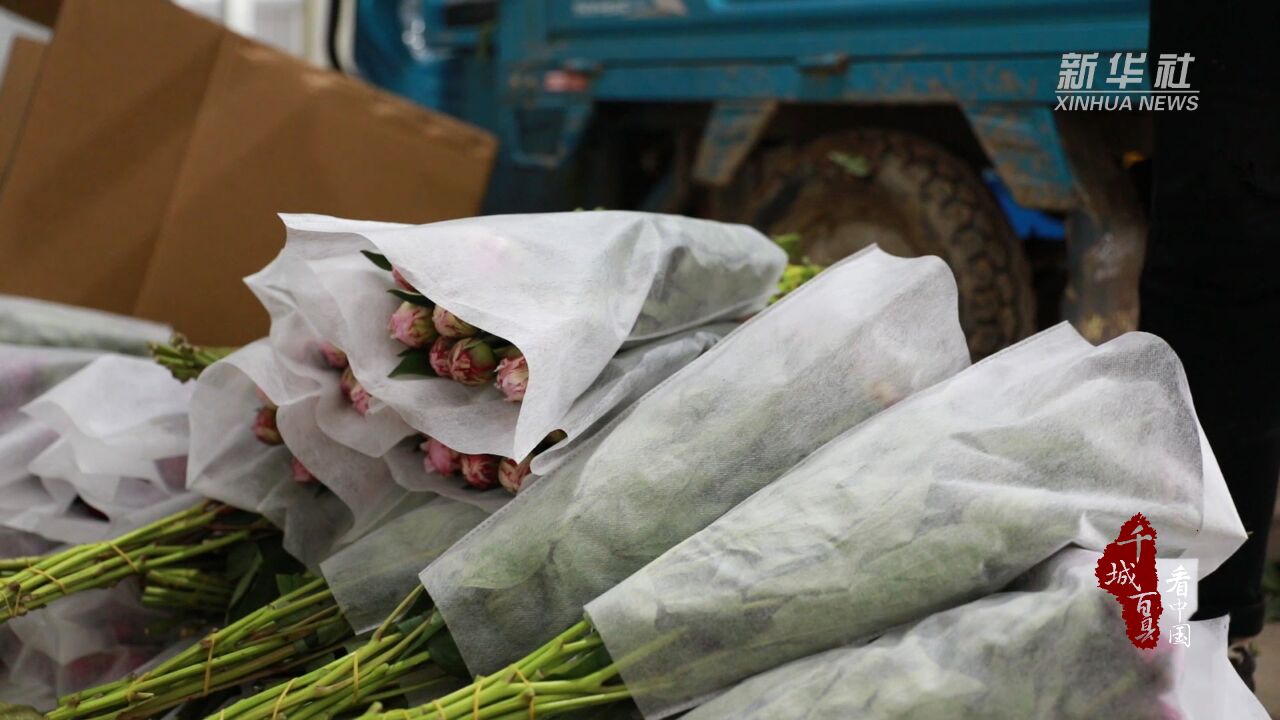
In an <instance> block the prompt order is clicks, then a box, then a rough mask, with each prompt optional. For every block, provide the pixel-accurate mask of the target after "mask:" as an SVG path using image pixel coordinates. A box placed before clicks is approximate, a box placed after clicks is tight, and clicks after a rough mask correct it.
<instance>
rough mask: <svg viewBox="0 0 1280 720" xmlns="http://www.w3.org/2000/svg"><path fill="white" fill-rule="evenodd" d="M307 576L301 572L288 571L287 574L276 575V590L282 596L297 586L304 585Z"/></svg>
mask: <svg viewBox="0 0 1280 720" xmlns="http://www.w3.org/2000/svg"><path fill="white" fill-rule="evenodd" d="M308 580H309V578H307V576H306V575H304V574H301V573H289V574H288V575H276V590H278V591H279V592H280V595H281V596H282V597H283V596H285V595H288V594H289V593H291V592H293V591H294V590H297V589H298V588H300V587H302V586H303V585H306V584H307V582H308Z"/></svg>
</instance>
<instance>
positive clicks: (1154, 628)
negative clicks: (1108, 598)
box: [1094, 513, 1164, 650]
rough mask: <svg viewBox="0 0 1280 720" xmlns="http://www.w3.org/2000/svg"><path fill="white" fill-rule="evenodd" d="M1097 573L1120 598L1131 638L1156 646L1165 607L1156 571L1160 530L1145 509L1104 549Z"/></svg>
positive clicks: (1103, 585)
mask: <svg viewBox="0 0 1280 720" xmlns="http://www.w3.org/2000/svg"><path fill="white" fill-rule="evenodd" d="M1094 575H1095V576H1096V577H1097V578H1098V587H1100V588H1102V589H1103V590H1106V591H1107V592H1109V593H1111V594H1112V595H1114V596H1115V598H1116V600H1117V601H1119V603H1120V607H1121V608H1122V609H1123V612H1122V613H1121V615H1122V617H1123V618H1124V624H1125V628H1126V633H1127V634H1128V636H1129V640H1130V641H1132V642H1133V644H1134V645H1135V646H1137V647H1140V648H1142V649H1144V650H1150V649H1152V648H1154V647H1155V646H1156V643H1157V642H1158V641H1159V640H1160V613H1161V612H1163V611H1164V608H1163V607H1162V606H1161V604H1160V586H1159V577H1157V575H1156V530H1155V528H1153V527H1151V523H1150V522H1148V521H1147V519H1146V518H1145V517H1143V515H1142V513H1138V514H1137V515H1134V516H1133V517H1131V518H1129V519H1128V520H1127V521H1126V522H1125V524H1124V525H1121V526H1120V535H1119V536H1117V537H1116V540H1115V542H1113V543H1110V544H1109V545H1107V548H1106V550H1104V551H1103V552H1102V558H1101V559H1099V560H1098V566H1097V567H1096V568H1095V569H1094Z"/></svg>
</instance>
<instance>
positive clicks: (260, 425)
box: [253, 407, 284, 445]
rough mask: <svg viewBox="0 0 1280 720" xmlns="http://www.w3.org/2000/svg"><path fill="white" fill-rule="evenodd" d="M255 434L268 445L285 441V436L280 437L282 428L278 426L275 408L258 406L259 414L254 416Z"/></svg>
mask: <svg viewBox="0 0 1280 720" xmlns="http://www.w3.org/2000/svg"><path fill="white" fill-rule="evenodd" d="M253 436H254V437H256V438H258V439H259V440H261V441H262V442H264V443H266V444H268V445H279V444H280V443H282V442H284V438H282V437H280V429H279V428H277V427H276V409H275V408H273V407H264V408H258V414H257V415H255V416H254V417H253Z"/></svg>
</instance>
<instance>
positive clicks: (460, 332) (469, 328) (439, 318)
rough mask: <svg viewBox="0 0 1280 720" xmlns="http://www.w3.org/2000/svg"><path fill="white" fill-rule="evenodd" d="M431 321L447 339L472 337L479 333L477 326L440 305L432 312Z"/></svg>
mask: <svg viewBox="0 0 1280 720" xmlns="http://www.w3.org/2000/svg"><path fill="white" fill-rule="evenodd" d="M431 321H432V322H433V323H435V326H436V330H439V331H440V334H441V335H443V336H445V337H451V338H463V337H471V336H472V335H475V334H476V332H477V331H476V329H475V326H473V325H471V324H470V323H468V322H466V321H464V320H463V319H462V318H460V317H458V316H457V315H454V314H453V313H451V312H449V311H448V310H445V309H444V308H442V307H440V306H439V305H437V306H436V309H435V310H432V311H431Z"/></svg>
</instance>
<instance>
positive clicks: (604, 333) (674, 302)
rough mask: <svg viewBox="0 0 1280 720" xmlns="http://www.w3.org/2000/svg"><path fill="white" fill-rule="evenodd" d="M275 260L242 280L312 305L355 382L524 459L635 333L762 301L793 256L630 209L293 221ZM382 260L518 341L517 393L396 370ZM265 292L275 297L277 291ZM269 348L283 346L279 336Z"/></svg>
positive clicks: (440, 427)
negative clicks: (508, 396) (393, 221)
mask: <svg viewBox="0 0 1280 720" xmlns="http://www.w3.org/2000/svg"><path fill="white" fill-rule="evenodd" d="M283 220H284V222H285V225H286V227H287V228H288V236H287V242H286V246H285V249H284V250H283V251H282V252H281V254H280V256H279V257H277V258H276V260H275V261H273V262H272V263H271V264H270V265H268V266H267V267H266V268H264V269H263V270H262V271H261V272H260V273H258V274H257V275H254V276H252V277H250V278H247V279H246V282H248V283H249V286H250V287H251V288H252V289H254V291H255V292H256V293H258V295H259V297H260V298H264V300H263V302H264V305H267V307H268V310H269V311H270V312H272V316H273V322H274V321H275V320H276V318H277V316H279V315H283V314H288V313H290V312H297V313H300V314H302V315H304V316H305V317H306V318H307V320H308V321H309V323H310V325H312V326H313V327H315V328H316V330H317V331H318V332H319V333H320V335H321V337H323V338H325V339H326V340H329V341H330V342H333V343H335V344H336V345H338V346H339V347H341V348H342V349H343V350H345V351H346V353H347V356H348V358H349V359H350V361H351V367H352V370H353V372H354V373H355V376H356V377H357V378H358V379H359V380H360V382H361V384H362V385H363V386H364V387H365V389H366V390H368V391H369V393H370V395H372V396H373V397H374V398H376V399H377V400H380V401H381V402H384V403H386V404H387V405H389V406H391V407H392V408H394V409H395V410H396V411H397V412H398V413H399V414H400V415H401V416H402V417H403V418H404V419H405V420H406V421H407V422H408V423H409V425H411V426H413V427H414V428H416V429H417V430H419V431H421V432H424V433H426V434H427V435H430V436H432V437H435V438H437V439H439V440H440V441H441V442H443V443H444V444H446V445H448V446H449V447H452V448H454V449H456V450H458V451H460V452H466V453H491V454H495V455H501V456H504V457H512V458H523V457H525V456H526V455H528V454H529V453H530V452H531V451H532V450H533V449H534V447H535V446H537V445H538V443H540V442H541V441H542V440H543V438H545V437H546V436H547V434H548V433H550V432H551V431H553V430H556V429H560V427H561V424H562V423H563V420H564V417H565V414H566V412H567V411H568V410H569V408H570V407H571V406H572V405H573V403H574V401H575V400H577V399H578V398H579V396H580V395H582V393H583V392H584V391H586V390H587V389H588V388H589V387H590V386H591V384H592V382H593V381H594V380H595V379H596V377H597V376H598V375H599V374H600V372H601V371H602V369H603V368H604V367H605V366H606V364H607V363H608V362H609V360H610V359H611V358H612V357H613V356H614V355H615V354H616V353H617V352H618V351H619V350H620V349H621V348H622V347H623V346H624V345H625V344H627V343H638V342H643V341H646V340H652V339H656V338H659V337H663V336H666V335H670V334H673V333H676V332H679V331H681V330H685V329H688V328H692V327H696V326H698V325H702V324H706V323H709V322H713V321H717V320H729V319H736V318H738V317H741V316H743V315H745V314H748V313H750V312H752V311H754V310H757V309H759V308H760V307H763V305H764V304H765V302H766V301H767V300H768V298H769V296H770V295H771V294H772V293H773V292H774V291H775V286H776V283H777V280H778V277H779V276H780V274H781V272H782V268H783V266H784V264H785V262H786V258H785V254H784V253H783V252H782V251H781V250H780V249H779V248H778V247H776V246H775V245H774V244H773V243H772V242H771V241H770V240H769V239H768V238H766V237H764V236H763V235H761V234H760V233H758V232H757V231H755V230H753V229H751V228H748V227H745V226H741V225H727V224H723V223H716V222H712V221H707V220H694V219H690V218H682V217H676V216H665V215H654V214H648V213H635V212H612V211H610V212H576V213H548V214H542V215H506V216H488V217H478V218H468V219H465V220H454V221H449V222H441V223H434V224H431V225H424V226H395V225H388V224H380V223H379V224H375V223H365V222H353V221H348V220H340V219H336V218H329V217H323V216H314V215H286V216H283ZM361 250H369V251H375V252H379V253H382V254H384V255H385V256H386V257H387V258H388V259H389V260H390V261H391V262H392V263H393V264H394V265H395V266H396V267H397V268H398V269H399V270H400V272H401V273H402V274H403V275H404V276H405V277H406V278H407V279H408V280H409V282H411V283H412V284H413V285H414V287H416V288H418V289H419V290H420V291H421V292H422V293H423V294H425V295H426V296H427V297H428V298H429V299H431V300H432V301H433V302H435V303H437V304H439V305H441V306H443V307H445V308H447V309H448V310H450V311H451V312H453V313H454V314H456V315H457V316H458V317H460V318H462V319H463V320H465V321H467V322H469V323H471V324H473V325H475V326H476V327H479V328H481V329H482V330H485V331H487V332H490V333H494V334H496V335H499V336H501V337H503V338H505V339H506V340H508V341H510V342H512V343H514V344H515V346H516V347H518V348H519V349H520V350H521V351H522V352H523V353H524V355H525V357H526V359H527V361H528V364H529V385H528V391H527V392H526V394H525V397H524V400H523V402H521V403H519V404H516V403H509V402H506V401H505V400H503V399H502V396H501V394H500V393H499V392H498V391H497V390H496V389H494V388H493V387H491V386H483V387H466V386H463V385H460V384H458V383H455V382H453V381H451V380H446V379H442V378H431V377H403V376H402V377H397V378H390V377H388V373H389V372H390V371H391V370H392V369H393V368H394V367H395V366H396V365H397V364H398V363H399V362H400V358H399V357H398V355H399V353H400V352H401V351H402V350H403V349H404V348H403V346H401V345H400V344H399V343H397V342H396V341H394V340H392V339H391V338H390V337H389V336H388V333H387V327H386V326H387V320H388V319H389V318H390V316H391V314H392V312H393V311H394V310H395V308H396V307H397V306H398V305H399V304H400V300H399V299H397V298H395V297H394V296H392V295H390V294H389V293H388V292H387V291H388V290H390V289H392V288H393V287H394V284H393V282H392V279H391V276H390V274H389V273H387V272H386V271H383V270H380V269H378V268H377V267H375V266H373V265H372V264H371V263H370V262H369V261H368V259H366V258H365V257H363V256H362V255H361V254H360V251H361ZM266 296H270V298H269V299H267V297H266ZM272 338H273V342H276V341H277V338H276V334H275V333H273V336H272Z"/></svg>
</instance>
